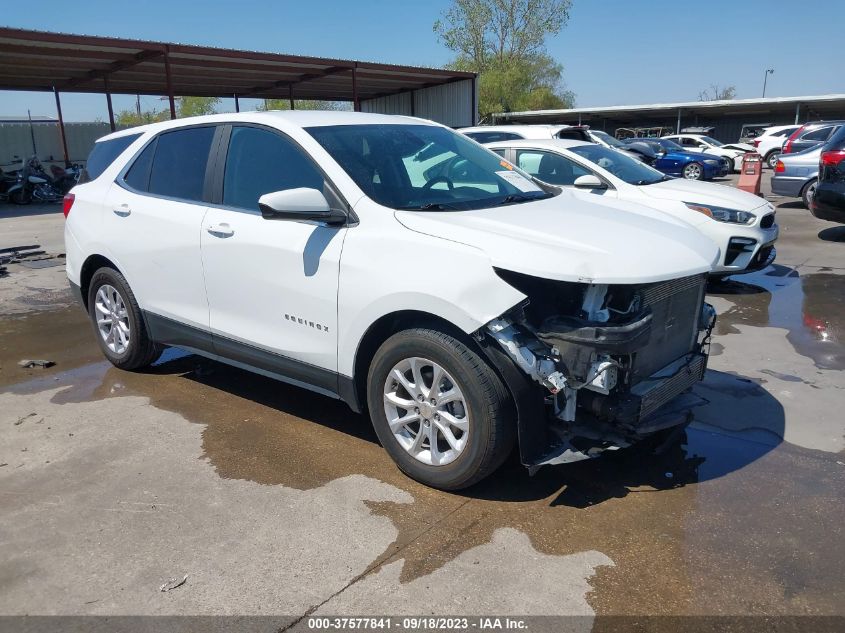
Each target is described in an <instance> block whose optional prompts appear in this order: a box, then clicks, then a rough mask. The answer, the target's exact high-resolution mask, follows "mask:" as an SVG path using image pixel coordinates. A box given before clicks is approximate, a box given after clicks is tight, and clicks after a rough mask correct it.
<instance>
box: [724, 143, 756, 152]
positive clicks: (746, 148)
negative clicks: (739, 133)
mask: <svg viewBox="0 0 845 633" xmlns="http://www.w3.org/2000/svg"><path fill="white" fill-rule="evenodd" d="M722 149H738V150H739V151H741V152H753V151H755V149H754V146H753V145H751V144H749V143H727V144H726V145H722Z"/></svg>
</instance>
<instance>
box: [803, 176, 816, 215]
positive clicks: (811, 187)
mask: <svg viewBox="0 0 845 633" xmlns="http://www.w3.org/2000/svg"><path fill="white" fill-rule="evenodd" d="M818 184H819V183H818V181H817V180H815V179H814V180H811V181H810V182H808V183H807V184H806V185H804V188H803V189H802V190H801V199H802V200H803V201H804V206H805V207H807V208H808V209H811V208H812V206H813V197H814V196H815V195H816V185H818Z"/></svg>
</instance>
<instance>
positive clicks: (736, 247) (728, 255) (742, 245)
mask: <svg viewBox="0 0 845 633" xmlns="http://www.w3.org/2000/svg"><path fill="white" fill-rule="evenodd" d="M756 245H757V240H754V239H751V238H750V237H732V238H731V239H730V241H729V242H728V248H727V250H725V266H732V265H733V263H734V262H735V261H736V258H737V257H739V256H740V255H742V254H743V253H750V252H752V251H753V250H754V247H755V246H756Z"/></svg>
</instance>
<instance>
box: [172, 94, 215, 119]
mask: <svg viewBox="0 0 845 633" xmlns="http://www.w3.org/2000/svg"><path fill="white" fill-rule="evenodd" d="M219 103H220V97H179V98H178V101H177V102H176V116H177V117H178V118H180V119H181V118H183V117H186V116H201V115H203V114H214V113H215V112H217V105H218V104H219Z"/></svg>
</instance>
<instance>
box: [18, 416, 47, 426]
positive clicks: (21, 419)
mask: <svg viewBox="0 0 845 633" xmlns="http://www.w3.org/2000/svg"><path fill="white" fill-rule="evenodd" d="M36 415H37V414H36V413H30V414H29V415H25V416H22V417H20V418H18V421H17V422H15V426H20V425H21V424H23V421H24V420H26V419H27V418H34V417H35V416H36ZM42 420H43V418H42Z"/></svg>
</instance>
